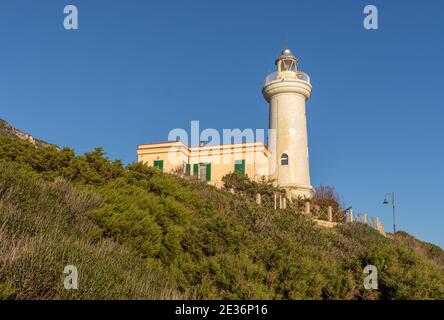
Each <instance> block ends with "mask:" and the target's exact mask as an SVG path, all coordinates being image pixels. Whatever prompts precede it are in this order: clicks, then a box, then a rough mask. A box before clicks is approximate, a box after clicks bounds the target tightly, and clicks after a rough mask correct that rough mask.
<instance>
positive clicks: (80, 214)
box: [0, 137, 444, 299]
mask: <svg viewBox="0 0 444 320" xmlns="http://www.w3.org/2000/svg"><path fill="white" fill-rule="evenodd" d="M0 172H1V174H0V240H1V241H0V297H3V298H16V299H60V298H69V299H71V298H72V299H100V298H104V299H108V298H124V299H126V298H129V299H138V298H147V299H151V298H166V299H168V298H176V297H185V298H199V299H215V298H221V299H439V298H440V299H443V298H444V265H443V263H442V262H443V259H444V253H443V251H442V250H441V249H440V248H439V247H436V246H433V245H429V244H425V243H422V242H420V241H418V240H416V239H414V238H412V237H411V236H409V235H408V234H406V233H397V234H396V236H395V237H394V239H389V238H385V237H383V236H381V235H380V234H379V233H378V232H376V231H375V230H373V229H371V228H369V227H367V226H365V225H361V224H347V225H341V226H339V227H336V228H334V229H324V228H321V227H318V226H316V225H315V224H314V223H313V222H312V221H311V220H310V219H307V218H305V217H303V216H301V215H299V214H297V213H296V212H295V211H294V210H292V209H285V210H276V211H275V210H274V209H272V208H270V207H267V206H259V205H257V204H256V203H255V202H254V200H253V199H251V198H249V197H248V196H246V195H241V194H239V193H236V194H232V193H231V192H227V191H224V190H218V189H215V188H213V187H211V186H208V185H206V184H204V183H202V182H199V181H196V180H193V179H192V178H190V177H179V176H174V175H169V174H165V173H162V172H160V171H158V170H157V169H154V168H149V167H146V166H144V165H141V164H130V165H128V166H123V165H122V163H121V162H120V161H111V160H109V159H107V158H106V156H105V154H104V153H103V151H102V150H101V149H96V150H94V151H92V152H89V153H86V154H84V155H75V153H74V151H73V150H71V149H68V148H64V149H62V150H58V149H56V148H55V147H51V146H49V147H45V148H36V147H35V146H34V145H32V144H30V143H28V142H26V141H22V140H17V139H12V138H7V137H3V138H1V137H0ZM242 183H245V184H248V185H247V186H246V187H248V188H259V189H261V190H262V191H263V192H264V193H267V192H269V191H270V192H271V191H272V190H271V189H270V188H272V187H271V186H269V185H267V184H253V183H252V182H249V181H243V182H242ZM67 264H74V265H76V266H78V269H79V274H80V284H79V290H78V291H76V292H74V293H73V292H72V291H66V290H64V289H63V282H62V281H63V274H62V272H63V267H64V266H65V265H67ZM367 264H373V265H375V266H377V268H378V272H379V290H377V291H369V290H365V289H364V287H363V279H364V276H365V275H364V274H363V269H364V267H365V266H366V265H367Z"/></svg>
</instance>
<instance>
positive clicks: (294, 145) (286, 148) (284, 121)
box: [137, 49, 313, 198]
mask: <svg viewBox="0 0 444 320" xmlns="http://www.w3.org/2000/svg"><path fill="white" fill-rule="evenodd" d="M275 64H276V69H277V70H276V72H274V73H272V74H270V75H268V76H267V77H266V79H265V83H264V87H263V89H262V93H263V95H264V98H265V100H266V101H267V102H268V103H269V110H270V111H269V132H268V147H267V146H265V145H264V143H262V142H249V143H238V144H221V145H204V144H201V145H200V146H199V147H189V146H187V145H185V144H184V143H182V142H163V143H152V144H141V145H139V146H138V149H137V156H138V161H139V162H143V163H146V164H147V165H150V166H154V167H157V168H159V169H161V170H164V171H166V172H173V171H176V172H177V171H181V172H183V173H184V174H188V175H194V176H196V177H198V178H199V179H201V180H204V181H208V183H210V184H213V185H215V186H218V187H220V186H222V177H223V176H225V175H226V174H228V173H230V172H234V171H237V172H239V173H240V174H242V175H248V176H249V177H250V178H252V179H256V180H258V179H261V178H262V177H265V178H270V179H273V180H274V181H275V183H276V184H277V185H278V186H280V187H282V188H285V189H286V190H287V191H288V192H289V194H290V195H291V196H302V197H306V198H310V197H312V196H313V187H312V186H311V183H310V168H309V157H308V136H307V119H306V110H305V104H306V101H307V100H308V98H309V97H310V94H311V91H312V86H311V84H310V78H309V76H308V75H307V74H305V73H303V72H301V71H299V70H298V68H297V65H298V60H297V59H296V57H295V56H294V55H293V54H292V53H291V51H290V50H289V49H285V50H283V51H282V54H281V55H280V56H279V57H278V58H277V59H276V61H275ZM235 141H236V140H235ZM240 141H242V140H240Z"/></svg>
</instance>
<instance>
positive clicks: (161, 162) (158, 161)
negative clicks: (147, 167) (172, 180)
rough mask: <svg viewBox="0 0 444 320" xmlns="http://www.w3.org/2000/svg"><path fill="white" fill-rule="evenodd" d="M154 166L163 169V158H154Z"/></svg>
mask: <svg viewBox="0 0 444 320" xmlns="http://www.w3.org/2000/svg"><path fill="white" fill-rule="evenodd" d="M154 168H157V169H159V170H163V160H154Z"/></svg>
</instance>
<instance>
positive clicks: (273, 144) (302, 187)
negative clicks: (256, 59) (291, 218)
mask: <svg viewBox="0 0 444 320" xmlns="http://www.w3.org/2000/svg"><path fill="white" fill-rule="evenodd" d="M275 63H276V67H277V71H276V72H274V73H272V74H270V75H269V76H267V78H266V79H265V84H264V87H263V89H262V93H263V95H264V97H265V99H266V100H267V102H268V103H269V104H270V120H269V121H270V122H269V129H271V130H269V137H268V147H269V150H270V152H271V157H270V161H269V168H270V169H269V176H270V178H272V179H274V180H275V181H276V184H277V185H278V186H280V187H282V188H285V189H286V190H287V191H288V192H289V193H290V195H291V196H294V197H298V196H301V197H303V198H311V197H312V196H313V194H314V189H313V187H312V186H311V183H310V165H309V159H308V137H307V117H306V112H305V102H306V101H307V100H308V98H309V97H310V94H311V90H312V86H311V84H310V78H309V76H308V75H307V74H305V73H303V72H301V71H299V70H298V68H297V64H298V60H297V58H296V57H295V56H294V55H293V54H292V53H291V51H290V50H289V49H285V50H283V51H282V54H281V55H280V56H279V57H278V58H277V60H276V62H275Z"/></svg>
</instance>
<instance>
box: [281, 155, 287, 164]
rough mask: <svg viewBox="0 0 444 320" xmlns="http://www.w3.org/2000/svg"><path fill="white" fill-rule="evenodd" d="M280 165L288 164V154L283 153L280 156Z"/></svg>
mask: <svg viewBox="0 0 444 320" xmlns="http://www.w3.org/2000/svg"><path fill="white" fill-rule="evenodd" d="M281 165H282V166H288V154H286V153H283V154H282V156H281Z"/></svg>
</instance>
